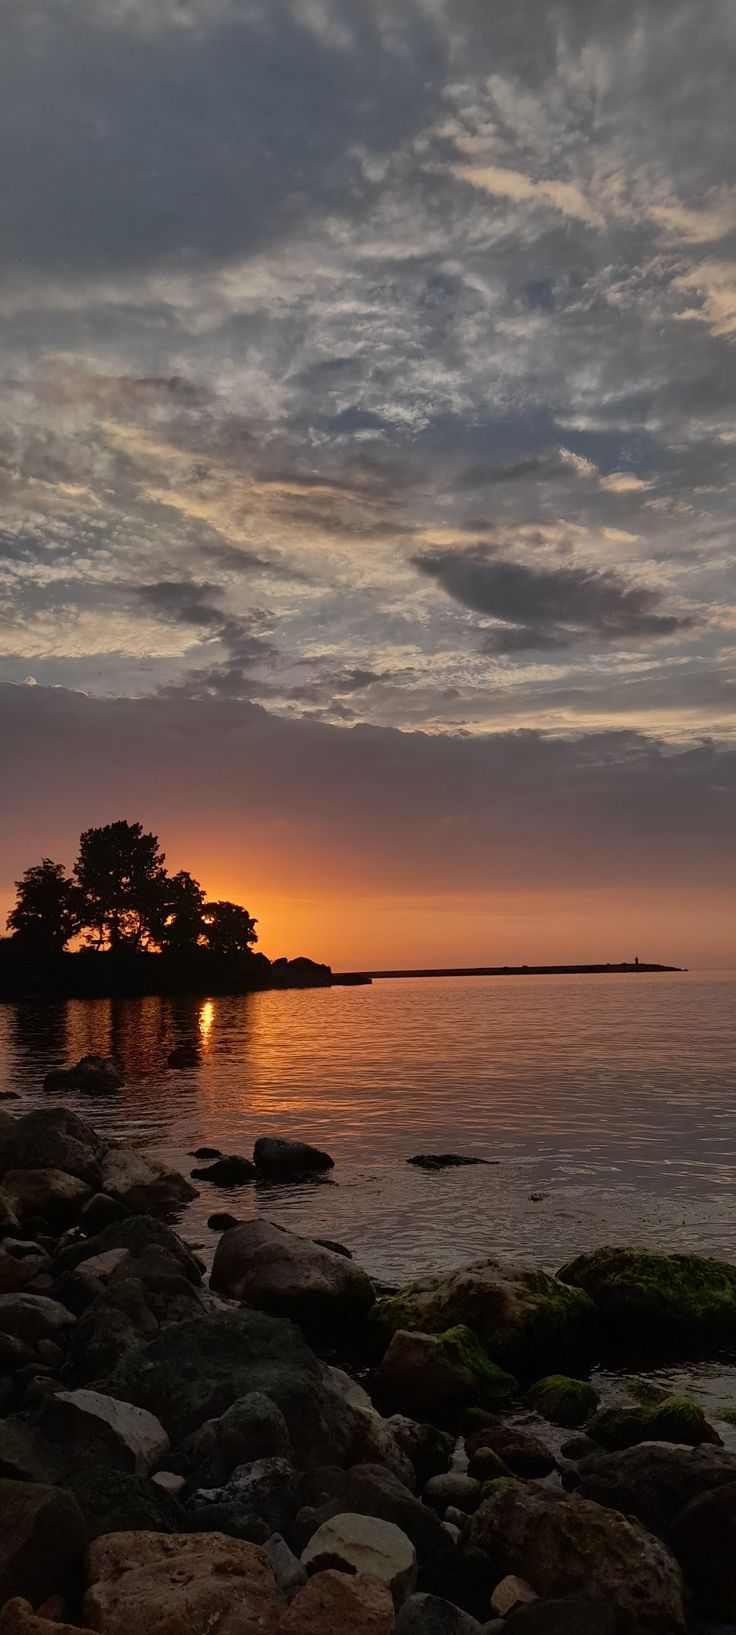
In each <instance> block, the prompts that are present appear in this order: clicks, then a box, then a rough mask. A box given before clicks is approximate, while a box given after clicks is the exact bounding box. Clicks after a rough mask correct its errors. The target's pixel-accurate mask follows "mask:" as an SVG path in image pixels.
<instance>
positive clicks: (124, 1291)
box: [71, 1223, 206, 1400]
mask: <svg viewBox="0 0 736 1635" xmlns="http://www.w3.org/2000/svg"><path fill="white" fill-rule="evenodd" d="M121 1224H125V1223H121ZM82 1275H83V1274H82V1273H81V1272H79V1273H75V1274H74V1276H76V1277H78V1278H81V1277H82ZM91 1281H92V1283H93V1285H94V1286H95V1288H97V1289H99V1292H98V1293H97V1295H96V1298H95V1299H93V1300H92V1303H91V1304H90V1305H89V1306H87V1309H86V1310H85V1311H84V1312H83V1314H82V1316H81V1317H80V1319H79V1322H78V1323H77V1325H76V1328H75V1330H74V1334H73V1338H72V1348H71V1354H72V1365H73V1375H74V1380H75V1383H78V1384H85V1385H90V1384H100V1385H102V1384H103V1382H104V1380H105V1378H106V1376H107V1375H108V1374H109V1373H110V1372H111V1371H112V1370H114V1369H115V1368H116V1367H117V1366H118V1365H119V1364H120V1362H121V1359H122V1358H123V1357H124V1355H125V1354H126V1352H128V1351H130V1350H131V1349H132V1348H133V1347H135V1346H136V1345H138V1344H139V1343H140V1342H141V1341H145V1340H151V1339H153V1338H154V1337H155V1336H156V1335H157V1334H159V1333H161V1331H162V1330H164V1329H165V1328H166V1326H167V1325H168V1324H172V1323H173V1324H178V1323H181V1322H182V1321H183V1320H185V1319H186V1318H188V1317H192V1316H195V1315H197V1314H200V1313H203V1312H204V1311H205V1310H206V1296H205V1295H204V1294H203V1292H202V1291H201V1290H200V1289H199V1288H198V1287H197V1286H196V1285H195V1284H194V1283H192V1282H191V1281H190V1279H189V1277H188V1276H187V1275H186V1269H185V1268H183V1267H182V1265H181V1262H180V1261H177V1260H175V1259H173V1257H172V1256H171V1255H170V1254H169V1252H168V1250H166V1249H161V1248H159V1247H158V1245H156V1244H152V1245H151V1246H150V1247H148V1248H146V1249H143V1250H142V1251H141V1253H140V1254H139V1255H137V1256H136V1257H133V1256H132V1255H129V1256H126V1258H125V1260H124V1261H123V1262H122V1263H121V1264H120V1265H119V1266H118V1268H117V1270H116V1271H113V1273H112V1275H111V1276H109V1277H108V1278H107V1281H106V1282H105V1283H102V1282H101V1281H100V1280H99V1279H97V1278H93V1279H92V1280H91ZM122 1395H123V1398H124V1400H125V1393H124V1392H123V1393H122ZM128 1400H130V1399H128Z"/></svg>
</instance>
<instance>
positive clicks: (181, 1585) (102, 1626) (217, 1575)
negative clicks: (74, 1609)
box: [83, 1533, 283, 1635]
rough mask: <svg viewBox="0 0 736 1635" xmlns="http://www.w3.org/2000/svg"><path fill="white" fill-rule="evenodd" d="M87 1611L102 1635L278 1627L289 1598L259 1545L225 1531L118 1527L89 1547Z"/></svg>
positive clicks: (220, 1633)
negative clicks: (176, 1531)
mask: <svg viewBox="0 0 736 1635" xmlns="http://www.w3.org/2000/svg"><path fill="white" fill-rule="evenodd" d="M87 1572H88V1579H89V1585H90V1587H89V1589H88V1590H87V1593H86V1595H85V1597H84V1603H83V1616H84V1618H85V1619H86V1620H87V1622H88V1623H89V1624H91V1625H92V1626H93V1628H94V1629H95V1630H97V1631H99V1635H131V1631H132V1630H152V1629H155V1631H156V1635H178V1632H180V1631H182V1630H186V1631H187V1635H205V1631H208V1630H214V1629H216V1630H217V1635H243V1631H244V1630H248V1629H252V1630H263V1631H264V1635H265V1632H266V1631H271V1630H272V1629H275V1628H276V1626H277V1624H278V1620H279V1617H280V1615H281V1612H282V1610H283V1598H282V1596H281V1593H280V1591H279V1589H278V1586H277V1584H276V1580H275V1578H274V1576H273V1573H272V1572H271V1568H270V1567H269V1565H268V1562H267V1561H266V1559H265V1557H264V1556H263V1555H262V1553H261V1551H260V1550H258V1549H256V1548H255V1546H254V1545H252V1544H247V1543H244V1542H242V1541H241V1540H239V1539H231V1538H225V1537H223V1535H222V1534H219V1533H210V1534H207V1535H205V1534H199V1533H195V1534H179V1535H178V1536H177V1535H174V1536H172V1537H167V1536H165V1535H163V1534H161V1533H134V1534H131V1533H113V1534H110V1535H109V1536H107V1537H105V1538H101V1539H97V1540H96V1542H95V1543H94V1544H92V1545H91V1546H90V1548H89V1551H88V1554H87Z"/></svg>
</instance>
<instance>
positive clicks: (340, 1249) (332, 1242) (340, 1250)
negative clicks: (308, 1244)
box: [313, 1238, 353, 1260]
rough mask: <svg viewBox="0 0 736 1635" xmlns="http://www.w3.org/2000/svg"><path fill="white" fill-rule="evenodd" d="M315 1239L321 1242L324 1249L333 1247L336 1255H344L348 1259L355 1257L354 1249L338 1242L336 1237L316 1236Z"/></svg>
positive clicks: (316, 1241)
mask: <svg viewBox="0 0 736 1635" xmlns="http://www.w3.org/2000/svg"><path fill="white" fill-rule="evenodd" d="M313 1241H314V1242H315V1243H318V1244H320V1246H321V1248H322V1249H331V1250H332V1252H333V1254H335V1255H344V1256H345V1259H346V1260H352V1259H353V1251H352V1249H348V1248H346V1246H345V1244H344V1243H338V1242H337V1240H336V1239H335V1238H314V1240H313Z"/></svg>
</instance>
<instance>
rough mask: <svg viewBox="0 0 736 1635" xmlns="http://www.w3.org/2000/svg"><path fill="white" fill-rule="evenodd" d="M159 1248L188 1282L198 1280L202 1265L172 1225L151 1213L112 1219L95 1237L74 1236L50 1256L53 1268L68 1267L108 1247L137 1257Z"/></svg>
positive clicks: (101, 1252)
mask: <svg viewBox="0 0 736 1635" xmlns="http://www.w3.org/2000/svg"><path fill="white" fill-rule="evenodd" d="M154 1247H155V1248H157V1249H163V1250H165V1252H166V1254H167V1255H168V1256H169V1257H170V1259H171V1260H174V1261H176V1263H177V1265H178V1267H179V1270H180V1271H181V1273H182V1274H183V1276H184V1277H186V1278H187V1279H188V1280H189V1282H190V1283H201V1281H202V1265H201V1263H200V1261H198V1260H197V1258H196V1256H195V1255H193V1254H192V1251H191V1249H189V1248H187V1245H186V1244H185V1243H184V1242H183V1241H182V1239H181V1238H180V1237H179V1235H178V1233H177V1232H174V1230H173V1228H172V1227H170V1226H167V1225H166V1224H165V1222H164V1221H160V1220H157V1219H156V1218H155V1216H153V1215H134V1216H132V1217H126V1218H124V1219H122V1220H116V1221H113V1222H112V1223H111V1224H109V1225H107V1226H105V1227H104V1229H103V1230H102V1231H100V1232H98V1233H97V1235H96V1236H95V1237H91V1238H85V1239H78V1240H77V1242H75V1243H69V1244H66V1245H65V1247H64V1248H63V1249H61V1250H60V1251H59V1252H58V1254H57V1255H56V1256H55V1257H54V1268H55V1270H56V1271H57V1272H61V1271H71V1270H72V1269H73V1268H74V1267H75V1266H79V1265H80V1263H81V1261H83V1260H89V1259H90V1257H91V1256H92V1255H104V1254H107V1253H108V1251H109V1250H110V1249H128V1250H129V1251H130V1254H131V1255H132V1256H134V1257H135V1258H138V1257H139V1256H140V1255H141V1254H143V1252H144V1251H145V1250H147V1249H151V1248H154Z"/></svg>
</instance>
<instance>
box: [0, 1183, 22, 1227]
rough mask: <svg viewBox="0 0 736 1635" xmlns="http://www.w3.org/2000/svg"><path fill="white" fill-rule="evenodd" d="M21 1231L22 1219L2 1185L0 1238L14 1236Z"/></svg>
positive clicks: (0, 1194)
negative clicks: (19, 1218) (19, 1217)
mask: <svg viewBox="0 0 736 1635" xmlns="http://www.w3.org/2000/svg"><path fill="white" fill-rule="evenodd" d="M19 1231H20V1221H19V1220H18V1216H17V1215H16V1213H15V1210H14V1209H13V1205H12V1203H11V1200H10V1198H9V1197H8V1195H7V1192H5V1191H4V1190H3V1188H2V1187H0V1238H4V1237H8V1236H10V1237H12V1236H13V1235H14V1233H16V1232H19Z"/></svg>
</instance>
